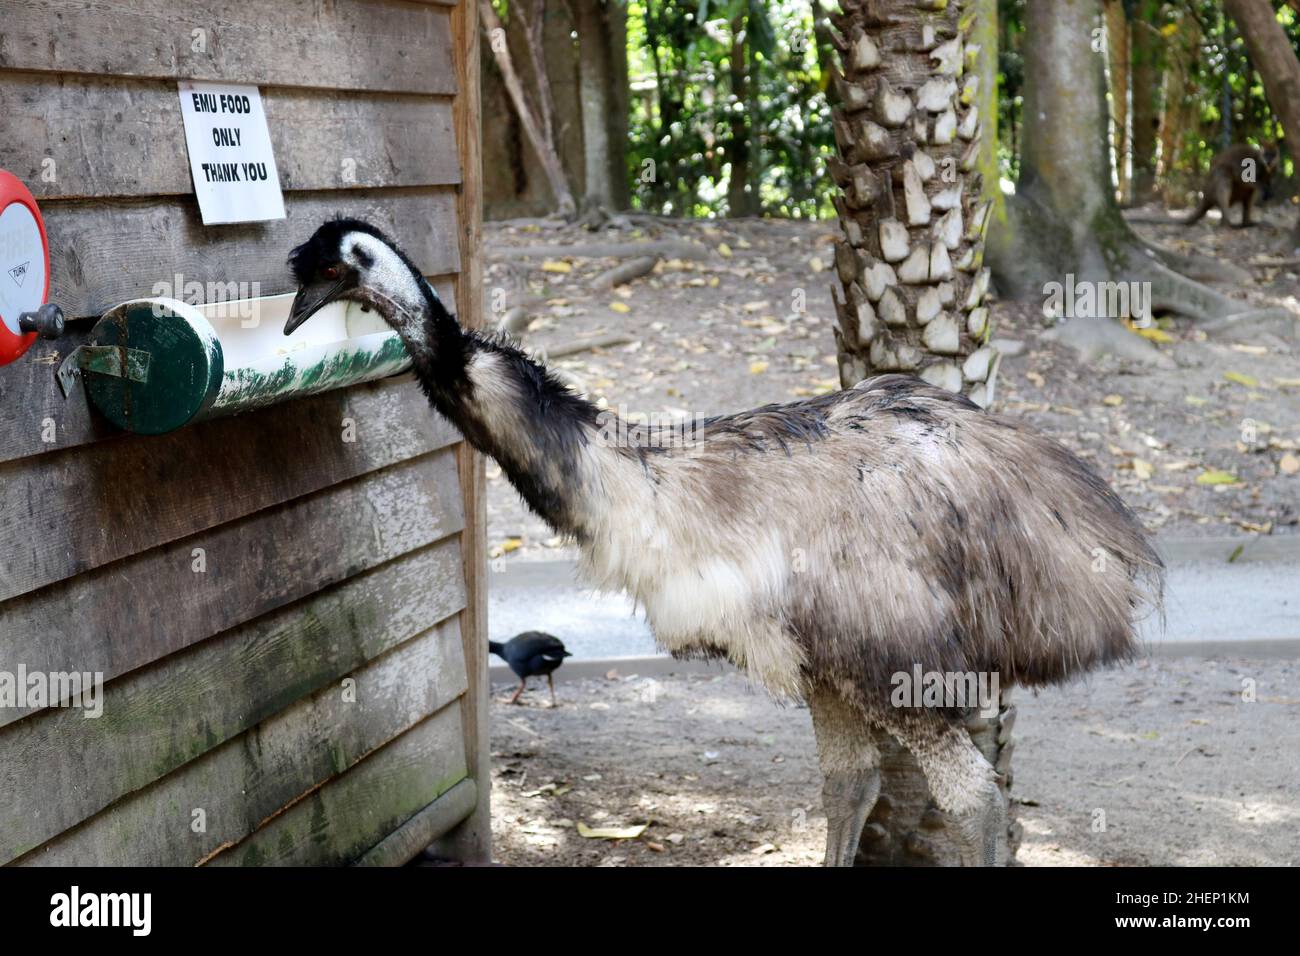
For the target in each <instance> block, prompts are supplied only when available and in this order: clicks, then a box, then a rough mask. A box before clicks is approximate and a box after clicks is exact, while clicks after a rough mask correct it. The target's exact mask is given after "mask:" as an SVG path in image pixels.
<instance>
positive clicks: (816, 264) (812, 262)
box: [808, 256, 826, 272]
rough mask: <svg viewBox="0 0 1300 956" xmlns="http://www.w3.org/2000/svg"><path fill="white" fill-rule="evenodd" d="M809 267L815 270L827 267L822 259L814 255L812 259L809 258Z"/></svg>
mask: <svg viewBox="0 0 1300 956" xmlns="http://www.w3.org/2000/svg"><path fill="white" fill-rule="evenodd" d="M808 268H809V269H811V270H812V271H813V272H821V271H822V270H823V269H825V268H826V264H825V263H824V262H822V261H821V260H820V259H818V258H817V257H816V256H813V257H812V258H811V259H809V260H808Z"/></svg>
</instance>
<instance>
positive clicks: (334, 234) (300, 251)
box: [284, 219, 437, 343]
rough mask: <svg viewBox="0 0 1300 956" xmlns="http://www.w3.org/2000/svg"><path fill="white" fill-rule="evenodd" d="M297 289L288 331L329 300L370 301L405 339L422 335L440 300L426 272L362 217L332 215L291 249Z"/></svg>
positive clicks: (368, 304) (412, 339) (290, 256)
mask: <svg viewBox="0 0 1300 956" xmlns="http://www.w3.org/2000/svg"><path fill="white" fill-rule="evenodd" d="M289 266H290V267H291V268H292V269H293V275H294V278H295V279H296V280H297V282H298V294H297V296H295V298H294V300H293V307H292V308H291V309H290V311H289V320H288V321H287V322H286V323H285V326H284V334H285V335H290V334H291V333H292V332H293V331H294V330H295V329H297V328H298V327H299V326H300V325H302V324H303V323H304V322H306V321H307V320H308V319H309V318H311V317H312V316H313V315H315V314H316V313H317V312H319V311H320V310H321V309H322V308H323V307H324V306H326V305H328V304H329V303H331V302H338V301H341V300H348V301H353V302H360V303H362V304H363V305H366V306H369V307H370V308H372V309H374V310H375V311H376V312H378V313H379V315H380V316H382V317H383V319H384V321H386V322H387V323H388V324H389V325H390V326H392V328H393V329H394V331H396V332H397V333H398V334H399V335H401V337H402V339H403V340H404V341H406V342H407V343H415V342H420V341H422V339H423V337H424V319H425V317H426V315H428V313H429V309H430V308H431V307H432V306H433V305H434V303H435V302H436V301H437V296H436V295H435V293H434V291H433V289H432V288H431V287H430V286H429V283H428V282H426V281H425V279H424V277H423V276H422V275H421V274H420V270H419V269H417V268H416V267H415V266H414V265H413V264H412V262H411V260H410V259H408V258H407V257H406V254H405V253H403V252H402V250H400V249H399V248H397V245H396V243H394V242H393V241H392V240H391V239H389V238H388V237H387V236H386V235H384V234H383V232H381V231H380V230H379V229H377V228H375V227H374V226H372V225H371V224H370V223H368V222H363V221H361V220H360V219H333V220H330V221H329V222H326V223H325V224H324V225H322V226H321V227H320V228H319V229H317V230H316V232H315V233H314V234H313V235H312V237H311V238H310V239H308V240H307V241H306V242H304V243H303V244H302V245H300V246H298V248H296V249H294V250H293V252H291V253H290V254H289Z"/></svg>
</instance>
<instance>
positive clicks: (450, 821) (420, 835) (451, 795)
mask: <svg viewBox="0 0 1300 956" xmlns="http://www.w3.org/2000/svg"><path fill="white" fill-rule="evenodd" d="M462 717H463V711H462ZM465 739H466V744H467V745H468V741H469V736H468V734H467V735H466V738H465ZM469 772H470V773H472V772H473V771H469ZM479 789H480V788H479V787H478V786H476V785H475V783H474V780H473V779H472V778H468V777H467V778H466V779H464V780H462V781H461V782H460V783H458V784H456V785H455V786H454V787H452V788H451V789H450V790H448V791H447V792H446V793H444V794H443V795H442V796H440V797H439V798H438V799H437V800H435V801H433V803H431V804H429V805H428V806H427V807H425V808H424V809H423V810H421V811H420V812H419V813H417V814H416V815H415V816H413V817H411V819H409V820H407V821H406V822H405V823H403V824H402V825H401V826H400V827H398V828H397V829H396V830H394V831H393V832H392V833H390V834H388V836H386V837H384V839H383V840H382V841H380V842H379V843H377V844H375V845H374V846H373V847H371V848H370V849H369V850H367V851H366V852H365V855H363V856H362V857H360V858H359V859H357V860H356V861H355V862H354V863H353V865H354V866H400V865H401V864H403V863H406V862H407V861H409V860H412V859H414V858H415V857H416V856H417V855H418V854H419V853H420V852H421V851H422V850H424V848H425V847H427V846H429V844H431V843H433V841H435V840H437V839H438V838H439V837H441V836H444V835H445V834H446V833H447V832H448V831H450V830H452V829H453V828H454V827H456V826H457V825H458V824H462V823H463V824H472V817H473V814H474V813H475V808H476V807H477V806H478V802H479ZM470 859H476V857H470Z"/></svg>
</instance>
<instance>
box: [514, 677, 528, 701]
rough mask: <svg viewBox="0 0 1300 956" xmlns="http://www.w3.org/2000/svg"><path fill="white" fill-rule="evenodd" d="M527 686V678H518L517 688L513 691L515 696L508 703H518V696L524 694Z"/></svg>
mask: <svg viewBox="0 0 1300 956" xmlns="http://www.w3.org/2000/svg"><path fill="white" fill-rule="evenodd" d="M527 685H528V678H527V677H521V678H519V688H518V689H517V690H516V691H515V696H514V697H511V698H510V703H512V704H517V703H519V695H520V694H522V693H523V692H524V688H525V687H526V686H527Z"/></svg>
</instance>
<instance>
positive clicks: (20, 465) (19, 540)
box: [0, 388, 455, 627]
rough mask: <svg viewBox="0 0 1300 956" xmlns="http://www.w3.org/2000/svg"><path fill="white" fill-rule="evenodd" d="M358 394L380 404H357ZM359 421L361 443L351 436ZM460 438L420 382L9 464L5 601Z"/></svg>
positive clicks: (2, 575) (0, 591)
mask: <svg viewBox="0 0 1300 956" xmlns="http://www.w3.org/2000/svg"><path fill="white" fill-rule="evenodd" d="M354 394H366V395H367V396H368V397H369V398H371V399H374V401H371V402H366V403H360V402H356V403H354V402H353V400H352V396H353V395H354ZM421 406H423V407H421ZM349 412H355V414H348V413H349ZM358 414H359V415H361V416H362V417H357V416H358ZM349 418H350V419H351V420H352V422H353V427H355V430H356V435H355V437H356V441H352V442H349V441H345V440H344V428H345V420H346V419H349ZM454 439H455V432H454V430H453V429H452V426H451V425H450V424H449V423H448V422H447V421H446V420H445V419H443V418H442V417H441V416H440V415H438V414H436V413H435V412H433V411H432V410H430V409H429V408H428V406H427V404H423V403H422V401H421V400H420V396H419V394H418V392H415V391H414V390H413V389H410V388H402V389H387V390H381V391H374V392H361V391H360V390H357V391H355V392H354V391H353V390H341V391H339V392H327V393H325V394H323V395H320V396H314V397H312V398H307V399H302V400H299V401H296V402H288V403H286V404H283V405H276V406H272V407H271V408H267V409H262V410H260V411H257V412H250V413H248V414H246V415H241V416H238V417H236V418H224V419H214V420H212V421H208V422H201V423H199V424H197V425H193V426H190V427H187V428H182V429H180V430H178V431H175V432H171V433H169V434H167V435H158V436H137V435H131V436H127V437H124V438H120V439H114V440H112V441H106V442H102V443H100V444H98V445H96V446H94V447H93V451H92V452H91V453H89V454H77V453H71V454H61V455H43V456H39V457H34V458H25V459H22V460H20V461H15V462H9V463H8V464H6V465H0V487H4V488H5V489H6V494H4V495H0V541H4V542H6V545H5V560H4V561H3V562H0V600H5V599H8V598H11V597H15V596H17V595H20V594H25V593H27V592H29V591H33V590H35V589H36V588H40V587H44V586H46V585H48V584H53V583H54V582H56V581H62V580H64V579H65V578H69V577H72V576H73V575H77V574H82V573H84V572H86V571H89V570H90V569H92V568H97V567H100V566H102V565H104V564H107V563H108V562H110V561H116V560H118V559H120V558H125V557H129V556H130V555H133V554H139V553H141V552H143V551H147V550H149V549H150V548H154V547H157V546H159V545H163V544H167V543H169V542H172V541H176V540H179V539H180V538H184V537H188V536H189V535H192V534H194V533H196V532H199V531H204V530H207V529H209V528H215V527H217V526H218V525H222V524H225V523H226V522H228V521H234V520H236V519H238V518H242V517H244V516H245V515H249V514H252V513H253V512H255V511H259V510H261V509H263V508H269V507H271V506H273V505H278V504H283V503H284V502H286V501H291V500H292V499H294V498H297V497H300V496H302V495H307V494H311V493H312V492H315V491H320V490H321V489H323V488H328V487H330V486H331V485H335V484H338V483H339V482H342V481H346V480H348V479H350V478H355V477H357V476H358V475H362V474H365V473H366V472H370V471H376V470H378V469H380V468H385V467H387V466H389V465H393V464H396V463H397V462H399V461H405V460H407V459H408V458H413V457H415V456H416V455H422V454H425V453H426V452H429V451H433V450H434V449H437V448H441V447H444V446H446V445H447V444H449V443H450V442H451V441H453V440H454ZM154 599H156V596H155V597H154ZM7 626H8V625H7V623H6V622H5V621H3V620H0V627H7Z"/></svg>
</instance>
